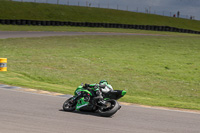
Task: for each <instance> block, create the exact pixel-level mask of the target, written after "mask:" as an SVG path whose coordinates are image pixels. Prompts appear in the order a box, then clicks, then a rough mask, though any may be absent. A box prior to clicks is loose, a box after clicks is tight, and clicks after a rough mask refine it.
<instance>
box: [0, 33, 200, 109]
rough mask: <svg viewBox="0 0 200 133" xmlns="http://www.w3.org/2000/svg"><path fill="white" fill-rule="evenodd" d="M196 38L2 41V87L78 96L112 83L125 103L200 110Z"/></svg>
mask: <svg viewBox="0 0 200 133" xmlns="http://www.w3.org/2000/svg"><path fill="white" fill-rule="evenodd" d="M199 44H200V39H199V37H197V36H184V37H182V36H176V37H172V36H165V37H155V36H69V37H68V36H65V37H42V38H18V39H1V40H0V47H1V49H0V57H7V58H8V72H1V73H0V83H5V84H11V85H19V86H25V87H30V88H36V89H43V90H49V91H56V92H62V93H68V94H73V91H74V90H75V88H76V87H77V86H78V85H79V84H80V83H82V82H84V83H96V82H98V81H99V80H101V79H107V80H108V81H109V82H110V83H111V84H112V85H113V87H114V88H115V89H125V90H127V92H128V93H127V95H126V96H125V97H124V98H123V99H121V100H122V101H126V102H131V103H138V104H145V105H155V106H166V107H176V108H187V109H197V110H200V84H199V81H200V77H199V72H200V70H199V66H200V62H199V59H200V53H199V49H200V45H199Z"/></svg>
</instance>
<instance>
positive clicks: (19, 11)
mask: <svg viewBox="0 0 200 133" xmlns="http://www.w3.org/2000/svg"><path fill="white" fill-rule="evenodd" d="M0 3H1V4H0V12H1V13H0V19H28V20H54V21H73V22H97V23H98V22H102V23H119V24H137V25H158V26H171V27H176V28H183V29H191V30H196V31H200V26H199V25H200V21H196V20H187V19H181V18H172V17H165V16H159V15H153V14H144V13H135V12H128V11H120V10H114V9H102V8H90V7H79V6H67V5H53V4H41V3H29V2H12V1H5V0H4V1H0Z"/></svg>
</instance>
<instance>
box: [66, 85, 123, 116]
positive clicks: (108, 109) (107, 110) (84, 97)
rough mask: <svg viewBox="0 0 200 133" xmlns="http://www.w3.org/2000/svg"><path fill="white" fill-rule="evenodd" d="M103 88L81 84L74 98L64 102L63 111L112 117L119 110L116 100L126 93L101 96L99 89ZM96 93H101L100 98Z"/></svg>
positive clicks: (114, 92) (111, 92)
mask: <svg viewBox="0 0 200 133" xmlns="http://www.w3.org/2000/svg"><path fill="white" fill-rule="evenodd" d="M104 87H105V85H99V84H85V85H83V84H81V85H80V86H78V88H77V89H76V90H75V92H74V96H73V97H71V98H69V99H67V100H66V101H65V102H64V104H63V110H64V111H68V112H72V111H75V110H77V111H91V112H98V113H99V115H100V116H104V117H110V116H112V115H114V114H115V113H116V112H117V111H118V110H119V109H120V108H121V106H120V105H119V103H118V102H117V100H118V99H120V98H121V97H123V96H124V95H125V94H126V91H124V90H114V91H110V92H108V93H106V94H102V93H101V92H102V91H101V89H102V88H104ZM98 93H101V96H99V95H98Z"/></svg>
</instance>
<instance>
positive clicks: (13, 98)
mask: <svg viewBox="0 0 200 133" xmlns="http://www.w3.org/2000/svg"><path fill="white" fill-rule="evenodd" d="M66 99H67V97H62V96H50V95H46V94H35V93H31V92H25V91H21V90H20V89H18V88H14V89H13V88H9V87H7V88H5V87H0V133H69V132H72V133H80V132H83V133H199V131H200V126H199V124H200V114H199V113H192V112H182V111H175V110H163V109H155V108H146V107H140V106H137V105H122V108H121V109H120V110H119V111H118V112H117V113H116V114H115V115H114V116H113V117H109V118H105V117H100V116H99V115H98V114H97V113H87V112H83V113H82V112H64V111H62V104H63V102H64V101H65V100H66Z"/></svg>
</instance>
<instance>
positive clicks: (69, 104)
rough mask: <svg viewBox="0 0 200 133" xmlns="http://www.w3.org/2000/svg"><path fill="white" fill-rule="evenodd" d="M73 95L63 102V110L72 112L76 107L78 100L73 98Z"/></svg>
mask: <svg viewBox="0 0 200 133" xmlns="http://www.w3.org/2000/svg"><path fill="white" fill-rule="evenodd" d="M72 99H73V97H71V98H69V99H68V100H66V101H65V102H64V103H63V110H64V111H68V112H72V111H74V110H75V109H76V102H75V101H73V100H72Z"/></svg>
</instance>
